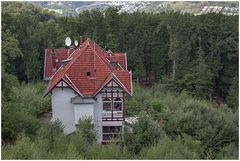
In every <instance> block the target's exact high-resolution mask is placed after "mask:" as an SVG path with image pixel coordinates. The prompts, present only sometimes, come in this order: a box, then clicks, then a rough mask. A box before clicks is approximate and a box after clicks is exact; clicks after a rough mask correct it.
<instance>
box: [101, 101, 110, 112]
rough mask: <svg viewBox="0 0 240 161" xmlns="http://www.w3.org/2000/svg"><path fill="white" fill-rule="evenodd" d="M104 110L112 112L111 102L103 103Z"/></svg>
mask: <svg viewBox="0 0 240 161" xmlns="http://www.w3.org/2000/svg"><path fill="white" fill-rule="evenodd" d="M103 110H104V111H111V102H103Z"/></svg>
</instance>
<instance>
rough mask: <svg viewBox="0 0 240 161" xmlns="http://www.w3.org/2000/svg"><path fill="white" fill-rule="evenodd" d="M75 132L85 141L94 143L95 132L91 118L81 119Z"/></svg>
mask: <svg viewBox="0 0 240 161" xmlns="http://www.w3.org/2000/svg"><path fill="white" fill-rule="evenodd" d="M77 132H79V133H80V134H81V135H82V136H83V137H84V138H85V140H86V141H87V143H93V142H95V141H96V131H95V129H94V124H93V123H92V118H91V117H86V118H81V119H79V121H78V125H77Z"/></svg>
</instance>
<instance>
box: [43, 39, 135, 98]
mask: <svg viewBox="0 0 240 161" xmlns="http://www.w3.org/2000/svg"><path fill="white" fill-rule="evenodd" d="M109 57H110V55H109V53H107V52H106V51H105V50H103V49H102V48H101V47H100V46H98V45H97V44H95V42H94V41H90V40H89V39H87V40H86V41H85V42H84V43H83V44H82V47H81V48H77V49H75V51H73V53H72V54H71V55H70V56H68V57H67V58H65V59H69V61H68V62H67V63H66V64H65V65H62V66H61V67H60V68H59V69H58V70H57V71H56V73H55V74H54V75H53V76H52V78H51V80H50V82H49V85H48V88H47V91H46V93H45V95H47V94H48V93H49V92H51V91H52V89H53V88H54V87H55V86H56V85H57V84H58V83H59V82H60V81H61V80H63V81H64V82H65V83H67V84H68V85H69V86H70V87H71V88H72V89H73V90H74V91H75V92H77V93H78V94H79V95H81V96H83V95H88V96H89V95H91V96H94V95H96V94H97V93H98V92H99V91H100V90H101V89H102V88H103V87H104V86H105V85H106V83H107V82H108V81H110V80H115V81H116V82H117V83H118V84H119V85H120V86H121V87H122V88H123V90H125V91H126V92H127V93H128V94H129V95H132V75H131V73H130V72H128V71H127V70H126V62H125V60H126V54H123V53H112V56H111V58H109ZM113 59H114V60H113ZM48 61H49V60H48ZM112 61H117V62H119V64H120V66H121V67H122V68H115V67H114V66H113V64H111V62H112ZM87 72H90V76H88V75H87Z"/></svg>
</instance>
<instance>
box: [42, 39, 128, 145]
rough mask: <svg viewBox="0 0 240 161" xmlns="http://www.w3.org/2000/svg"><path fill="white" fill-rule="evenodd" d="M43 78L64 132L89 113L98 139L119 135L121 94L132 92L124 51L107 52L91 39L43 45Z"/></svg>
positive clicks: (121, 119)
mask: <svg viewBox="0 0 240 161" xmlns="http://www.w3.org/2000/svg"><path fill="white" fill-rule="evenodd" d="M44 80H49V85H48V87H47V90H46V93H45V96H46V95H48V94H49V93H51V99H52V113H53V119H59V120H60V121H62V123H63V125H64V126H65V127H64V133H65V134H70V133H72V132H74V131H75V130H76V124H78V121H79V119H80V118H83V117H91V118H92V119H93V123H94V127H95V130H96V132H97V140H98V142H102V143H104V142H108V141H109V140H111V139H112V138H115V139H116V138H117V139H118V138H121V136H122V133H121V131H122V130H121V129H122V127H123V121H124V96H125V95H126V94H127V95H130V96H132V73H131V72H129V71H128V70H127V55H126V53H114V52H113V53H112V52H110V51H109V52H107V51H105V50H104V49H102V48H101V47H100V46H99V45H97V44H96V43H95V42H94V41H92V40H90V39H87V40H86V41H85V42H84V43H83V44H81V45H80V47H77V48H75V49H46V50H45V63H44Z"/></svg>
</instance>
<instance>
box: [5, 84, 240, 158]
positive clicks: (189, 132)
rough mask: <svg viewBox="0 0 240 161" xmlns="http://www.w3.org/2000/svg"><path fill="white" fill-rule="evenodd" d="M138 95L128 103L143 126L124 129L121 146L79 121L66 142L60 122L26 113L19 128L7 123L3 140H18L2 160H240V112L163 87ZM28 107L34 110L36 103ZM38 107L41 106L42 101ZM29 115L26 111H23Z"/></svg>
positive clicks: (137, 88)
mask: <svg viewBox="0 0 240 161" xmlns="http://www.w3.org/2000/svg"><path fill="white" fill-rule="evenodd" d="M37 86H39V84H37V85H28V86H26V85H24V86H23V87H21V88H22V91H24V93H25V95H28V94H30V93H31V94H32V95H33V96H34V95H37V94H36V93H35V94H33V93H32V92H31V90H29V89H30V88H31V89H32V90H34V89H36V87H37ZM143 90H144V92H140V91H143ZM134 93H135V95H134V96H133V97H132V98H128V99H127V100H126V108H127V109H126V111H128V115H129V116H134V115H137V116H138V122H137V123H136V124H135V125H134V126H133V128H132V132H130V131H129V129H125V135H124V141H123V142H122V143H121V144H120V143H119V144H114V143H112V144H108V145H99V144H97V143H96V142H95V141H94V140H95V136H96V135H95V133H94V130H93V125H92V124H91V119H86V120H80V122H79V125H78V127H79V128H77V129H78V131H77V132H76V133H74V134H71V135H67V136H66V135H64V134H63V133H62V128H63V127H62V126H61V124H60V123H59V122H55V123H51V124H46V123H40V122H39V121H38V120H37V118H36V117H34V116H33V115H31V112H26V113H27V114H28V115H24V116H22V117H20V118H18V119H17V120H18V122H17V121H15V122H13V121H12V120H11V119H7V118H6V117H3V126H2V127H3V129H2V130H3V137H6V136H13V135H8V134H9V133H10V132H9V130H8V129H11V130H12V129H14V131H13V133H14V136H17V138H16V142H15V143H13V144H10V143H8V144H4V145H3V147H2V156H3V159H237V158H238V112H233V111H232V110H231V109H230V108H228V107H227V105H223V106H221V107H216V106H215V105H214V104H213V103H212V102H209V101H205V100H198V99H196V98H193V97H192V96H190V95H189V94H187V93H186V92H181V93H179V94H176V93H171V92H164V89H162V88H161V87H159V86H156V87H154V88H151V89H148V90H147V89H144V88H142V87H140V86H138V85H135V86H134ZM22 97H23V98H24V96H22ZM22 97H21V98H22ZM34 97H36V96H34ZM140 100H141V101H142V102H144V104H143V103H142V102H141V101H140ZM28 103H29V104H33V103H34V100H33V99H32V100H28ZM35 103H36V104H35V105H36V106H41V105H42V103H41V102H40V101H38V102H35ZM32 107H35V106H32ZM136 108H137V109H138V110H137V111H135V109H136ZM24 109H27V106H23V107H22V110H24ZM32 109H34V108H32ZM9 111H10V110H9ZM9 111H7V112H9ZM14 111H15V110H14ZM14 111H12V112H14ZM7 112H5V111H4V110H3V116H4V115H6V116H9V115H8V113H7ZM15 112H16V111H15ZM20 112H21V111H20ZM13 118H14V119H16V118H15V117H13ZM14 119H13V120H14ZM31 119H33V120H34V121H32V120H31ZM24 120H26V121H25V122H23V121H24ZM29 120H30V121H29ZM27 121H29V122H27ZM4 123H5V124H4ZM36 123H37V124H36ZM8 125H9V127H8ZM21 125H22V126H21ZM23 125H24V126H23ZM5 127H8V129H5ZM20 128H21V130H17V129H20ZM10 134H11V133H10Z"/></svg>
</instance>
